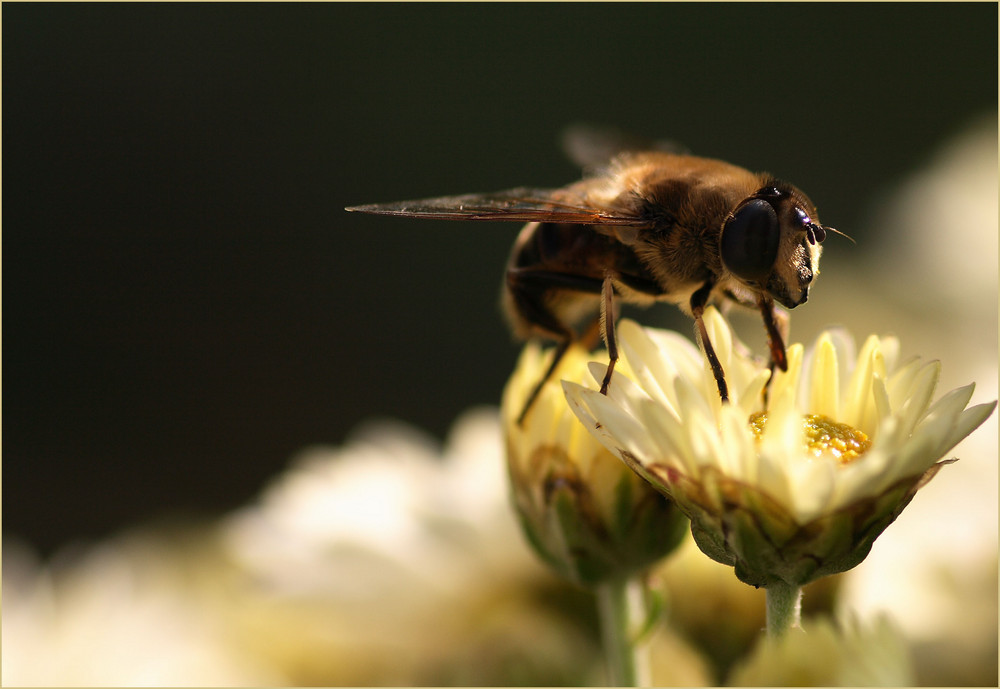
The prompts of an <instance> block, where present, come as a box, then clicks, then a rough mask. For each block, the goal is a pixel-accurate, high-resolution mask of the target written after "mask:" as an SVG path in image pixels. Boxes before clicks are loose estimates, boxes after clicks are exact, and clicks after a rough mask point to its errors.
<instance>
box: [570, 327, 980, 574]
mask: <svg viewBox="0 0 1000 689" xmlns="http://www.w3.org/2000/svg"><path fill="white" fill-rule="evenodd" d="M705 321H706V325H707V327H708V332H709V337H710V338H711V340H712V343H713V344H714V345H715V349H716V352H717V354H718V355H719V359H720V361H721V363H722V366H723V368H724V370H725V371H726V376H727V379H728V380H729V382H730V390H731V396H730V403H729V404H725V405H724V404H722V403H721V402H720V400H719V396H718V393H717V392H716V388H715V382H714V378H713V377H712V375H711V372H710V371H709V370H708V367H707V365H706V364H705V363H704V361H703V357H702V356H701V354H700V353H699V352H698V350H697V349H696V348H695V347H694V345H693V344H691V343H690V342H688V341H687V340H685V339H682V338H680V337H678V336H676V335H674V334H671V333H664V332H659V331H655V330H652V329H644V328H640V327H639V326H637V325H636V324H635V323H632V322H629V321H625V322H623V323H622V324H621V325H620V327H619V333H620V340H621V351H622V354H623V357H624V358H625V360H626V361H627V362H628V364H629V367H630V369H631V371H632V375H633V378H632V379H630V378H628V377H626V376H625V375H624V374H623V375H618V372H617V371H616V374H615V375H614V376H613V377H612V384H611V387H610V388H609V390H608V395H607V396H604V395H601V394H599V393H598V392H597V391H596V390H592V389H589V388H585V387H583V386H581V385H578V384H574V383H569V382H567V383H565V384H564V385H565V388H566V394H567V398H568V400H569V402H570V404H571V406H572V407H573V409H574V411H575V412H576V414H577V415H578V417H579V418H580V419H581V421H583V423H584V425H585V426H586V427H587V428H588V429H589V430H590V431H591V433H593V434H594V435H595V436H596V437H598V438H599V439H600V440H601V441H602V442H603V443H604V444H605V446H606V447H608V449H610V450H611V451H613V452H615V453H616V454H617V455H618V456H619V457H620V458H621V459H622V460H623V461H624V462H625V463H626V464H628V465H629V466H630V467H632V468H633V469H634V470H635V471H636V472H637V473H639V474H640V475H641V476H643V477H644V478H646V479H647V480H648V481H650V482H651V483H652V484H653V485H655V486H657V487H658V488H659V489H660V490H662V491H663V492H665V493H666V494H667V495H669V496H671V497H672V498H674V500H676V501H677V503H678V504H679V505H680V507H681V508H682V509H683V510H684V511H685V513H686V514H687V515H688V516H689V517H690V518H691V520H692V533H693V534H694V536H695V539H696V540H697V542H698V545H699V547H701V548H702V550H703V551H704V552H706V553H707V554H708V555H709V556H711V557H712V558H714V559H716V560H718V561H720V562H724V563H727V564H733V565H735V567H736V573H737V576H739V577H740V579H741V580H743V581H745V582H747V583H750V584H753V585H757V586H768V585H769V584H771V583H774V582H776V581H783V582H785V583H787V584H792V585H802V584H804V583H806V582H808V581H811V580H812V579H815V578H817V577H819V576H823V575H826V574H831V573H834V572H839V571H844V570H846V569H850V568H851V567H854V566H855V565H856V564H858V562H860V561H861V560H863V559H864V557H865V555H867V553H868V551H869V550H870V548H871V544H872V542H873V541H874V540H875V538H876V537H877V536H878V535H879V534H880V533H881V532H882V530H883V529H885V527H886V526H888V525H889V523H891V522H892V521H893V519H895V517H896V516H897V515H898V514H899V512H900V511H901V510H902V509H903V508H904V507H905V506H906V504H907V503H908V502H909V500H910V499H911V498H912V497H913V495H914V493H915V492H916V491H917V489H918V488H920V486H921V485H923V483H925V482H926V481H927V480H929V479H930V478H931V477H932V476H933V474H934V473H935V472H936V471H937V469H938V468H939V466H940V464H938V462H939V460H941V459H942V458H943V457H944V455H945V454H946V453H947V452H948V451H949V450H950V449H951V448H952V447H954V446H955V445H956V444H957V443H958V442H959V441H960V440H961V439H962V438H964V437H965V436H966V435H968V434H969V433H970V432H971V431H972V430H973V429H975V428H976V427H977V426H978V425H979V424H981V423H982V422H983V421H984V420H985V419H986V418H987V417H988V416H989V415H990V414H991V413H992V411H993V409H994V407H995V406H996V405H995V403H991V404H981V405H977V406H973V407H970V408H968V409H966V405H967V404H968V402H969V399H970V398H971V395H972V389H973V388H972V386H971V385H969V386H966V387H964V388H959V389H957V390H953V391H951V392H949V393H948V394H946V395H944V396H943V397H942V398H941V399H939V400H938V401H936V402H934V403H933V404H932V398H933V395H934V389H935V385H936V383H937V379H938V372H939V365H938V364H937V363H936V362H932V363H929V364H922V363H921V362H920V361H919V360H917V359H914V360H910V361H907V362H905V363H900V362H899V361H898V359H899V344H898V342H897V341H896V340H895V339H892V338H885V339H880V338H878V337H875V336H872V337H870V338H868V340H867V341H866V342H865V343H864V345H863V346H862V348H861V351H860V353H858V354H857V356H855V355H854V354H853V351H852V349H853V347H852V346H851V343H850V340H849V339H848V338H847V337H846V336H844V335H843V334H842V333H838V332H826V333H823V334H822V335H821V336H820V337H819V338H818V340H817V342H816V344H815V346H814V347H813V348H812V349H811V351H810V352H809V354H808V355H806V354H805V352H804V348H803V347H802V345H799V344H795V345H792V346H790V347H789V348H788V371H787V372H785V373H778V374H777V375H776V377H775V380H774V383H773V384H772V385H771V388H770V391H769V395H770V403H769V406H768V408H767V410H766V422H765V421H764V419H762V418H761V417H758V416H755V415H758V414H760V413H762V412H764V411H765V410H764V407H763V398H762V392H763V390H764V385H765V382H766V380H767V378H768V372H767V369H766V368H765V367H763V366H762V365H760V364H758V363H756V362H755V361H754V360H752V359H751V358H750V357H749V356H747V355H745V354H743V353H742V352H743V351H745V350H744V349H743V348H742V347H741V346H740V345H739V344H738V343H734V340H733V335H732V332H731V331H730V329H729V326H728V324H727V323H726V322H725V321H724V320H723V318H722V317H721V316H720V315H719V314H718V312H717V311H715V310H714V309H708V310H707V311H706V314H705ZM591 368H592V375H593V376H594V377H595V379H597V380H600V378H601V377H602V376H603V373H604V365H603V364H599V363H594V364H591ZM755 427H756V428H757V429H758V432H755V430H754V428H755Z"/></svg>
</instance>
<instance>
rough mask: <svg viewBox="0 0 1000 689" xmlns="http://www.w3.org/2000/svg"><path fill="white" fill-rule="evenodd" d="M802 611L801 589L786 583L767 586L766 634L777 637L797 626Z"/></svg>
mask: <svg viewBox="0 0 1000 689" xmlns="http://www.w3.org/2000/svg"><path fill="white" fill-rule="evenodd" d="M801 613H802V589H801V588H800V587H798V586H793V585H791V584H786V583H784V582H782V583H779V584H771V585H770V586H768V587H767V634H768V636H772V637H777V636H781V635H782V634H784V633H785V632H786V631H787V630H788V629H791V628H792V627H798V626H799V619H800V617H801Z"/></svg>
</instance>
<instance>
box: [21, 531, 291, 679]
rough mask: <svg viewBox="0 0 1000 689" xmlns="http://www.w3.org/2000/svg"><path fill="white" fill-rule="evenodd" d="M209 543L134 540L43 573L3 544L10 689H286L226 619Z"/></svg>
mask: <svg viewBox="0 0 1000 689" xmlns="http://www.w3.org/2000/svg"><path fill="white" fill-rule="evenodd" d="M206 534H207V531H206V532H203V533H198V532H194V531H192V532H188V533H185V534H180V533H174V534H168V533H166V532H163V531H153V530H143V531H136V532H134V533H130V534H126V535H123V536H121V537H118V538H116V539H113V540H110V541H108V542H106V543H103V544H102V545H100V546H98V547H95V548H93V549H91V550H90V551H88V552H86V553H85V554H73V555H70V554H67V555H65V556H64V558H63V559H64V560H69V561H68V562H61V563H58V562H57V563H54V564H53V565H51V566H50V567H45V568H43V567H41V565H40V564H39V563H38V562H37V561H35V560H34V558H33V556H32V555H31V553H30V552H28V551H27V550H26V549H25V548H23V547H22V546H18V545H17V544H14V543H11V542H9V541H5V543H4V552H3V559H4V563H3V564H4V567H3V684H4V685H5V686H50V687H53V686H90V687H93V686H108V685H118V686H197V685H205V686H207V685H215V686H246V685H269V684H270V685H274V684H279V685H280V684H286V683H287V678H286V677H285V676H284V675H282V674H281V673H280V672H278V671H276V670H275V668H272V667H271V666H269V664H267V663H266V662H264V663H262V662H260V661H259V660H258V659H257V658H255V657H253V655H251V654H249V653H248V652H247V651H246V649H245V648H243V647H241V645H240V644H239V643H238V642H237V640H236V638H235V637H234V636H233V635H232V633H231V630H230V629H229V627H228V625H227V622H226V619H225V618H224V617H223V616H221V615H219V614H218V610H219V608H220V607H221V606H222V605H223V601H225V599H226V593H225V591H224V590H223V589H221V588H216V586H215V584H216V583H218V584H221V583H222V581H223V580H224V578H225V577H226V574H225V571H226V568H225V567H224V566H223V565H221V563H220V562H219V561H218V558H215V557H212V556H211V555H210V554H209V553H210V551H211V549H212V546H211V545H210V544H209V543H208V540H209V539H207V538H206Z"/></svg>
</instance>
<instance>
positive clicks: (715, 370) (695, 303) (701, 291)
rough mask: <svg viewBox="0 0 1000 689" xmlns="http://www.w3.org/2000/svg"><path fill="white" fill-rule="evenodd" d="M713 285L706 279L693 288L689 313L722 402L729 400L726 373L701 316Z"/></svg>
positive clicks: (711, 281) (713, 283) (712, 282)
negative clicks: (703, 282)
mask: <svg viewBox="0 0 1000 689" xmlns="http://www.w3.org/2000/svg"><path fill="white" fill-rule="evenodd" d="M713 287H715V282H714V281H713V280H706V281H705V284H704V285H702V286H701V287H699V288H698V289H697V290H695V292H694V294H692V295H691V314H692V315H693V316H694V323H695V327H696V328H697V329H698V338H699V339H700V340H701V347H702V349H703V350H705V358H706V359H708V365H709V366H711V367H712V374H713V375H714V376H715V384H716V385H717V386H718V387H719V397H720V398H722V401H723V402H728V401H729V387H728V386H727V385H726V373H725V371H723V370H722V364H721V363H719V357H718V356H716V354H715V348H714V347H712V342H711V340H709V339H708V329H707V328H706V327H705V321H704V319H703V318H702V316H703V315H704V314H705V304H707V303H708V296H709V295H710V294H711V293H712V288H713Z"/></svg>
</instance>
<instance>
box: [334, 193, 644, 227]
mask: <svg viewBox="0 0 1000 689" xmlns="http://www.w3.org/2000/svg"><path fill="white" fill-rule="evenodd" d="M346 210H348V211H354V212H358V213H371V214H375V215H399V216H404V217H410V218H429V219H432V220H492V221H504V222H555V223H569V224H580V225H630V226H644V225H648V224H649V222H648V219H645V218H642V217H640V216H638V215H636V214H635V213H631V212H628V211H625V210H618V209H614V210H612V209H607V208H599V207H597V206H594V205H593V204H590V203H587V202H586V201H585V200H584V199H581V198H577V197H575V196H573V195H572V194H569V193H567V192H566V191H565V190H558V189H557V190H552V189H533V188H529V187H519V188H517V189H509V190H507V191H498V192H494V193H490V194H465V195H463V196H442V197H440V198H434V199H418V200H414V201H396V202H394V203H373V204H368V205H364V206H349V207H348V208H347V209H346Z"/></svg>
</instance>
